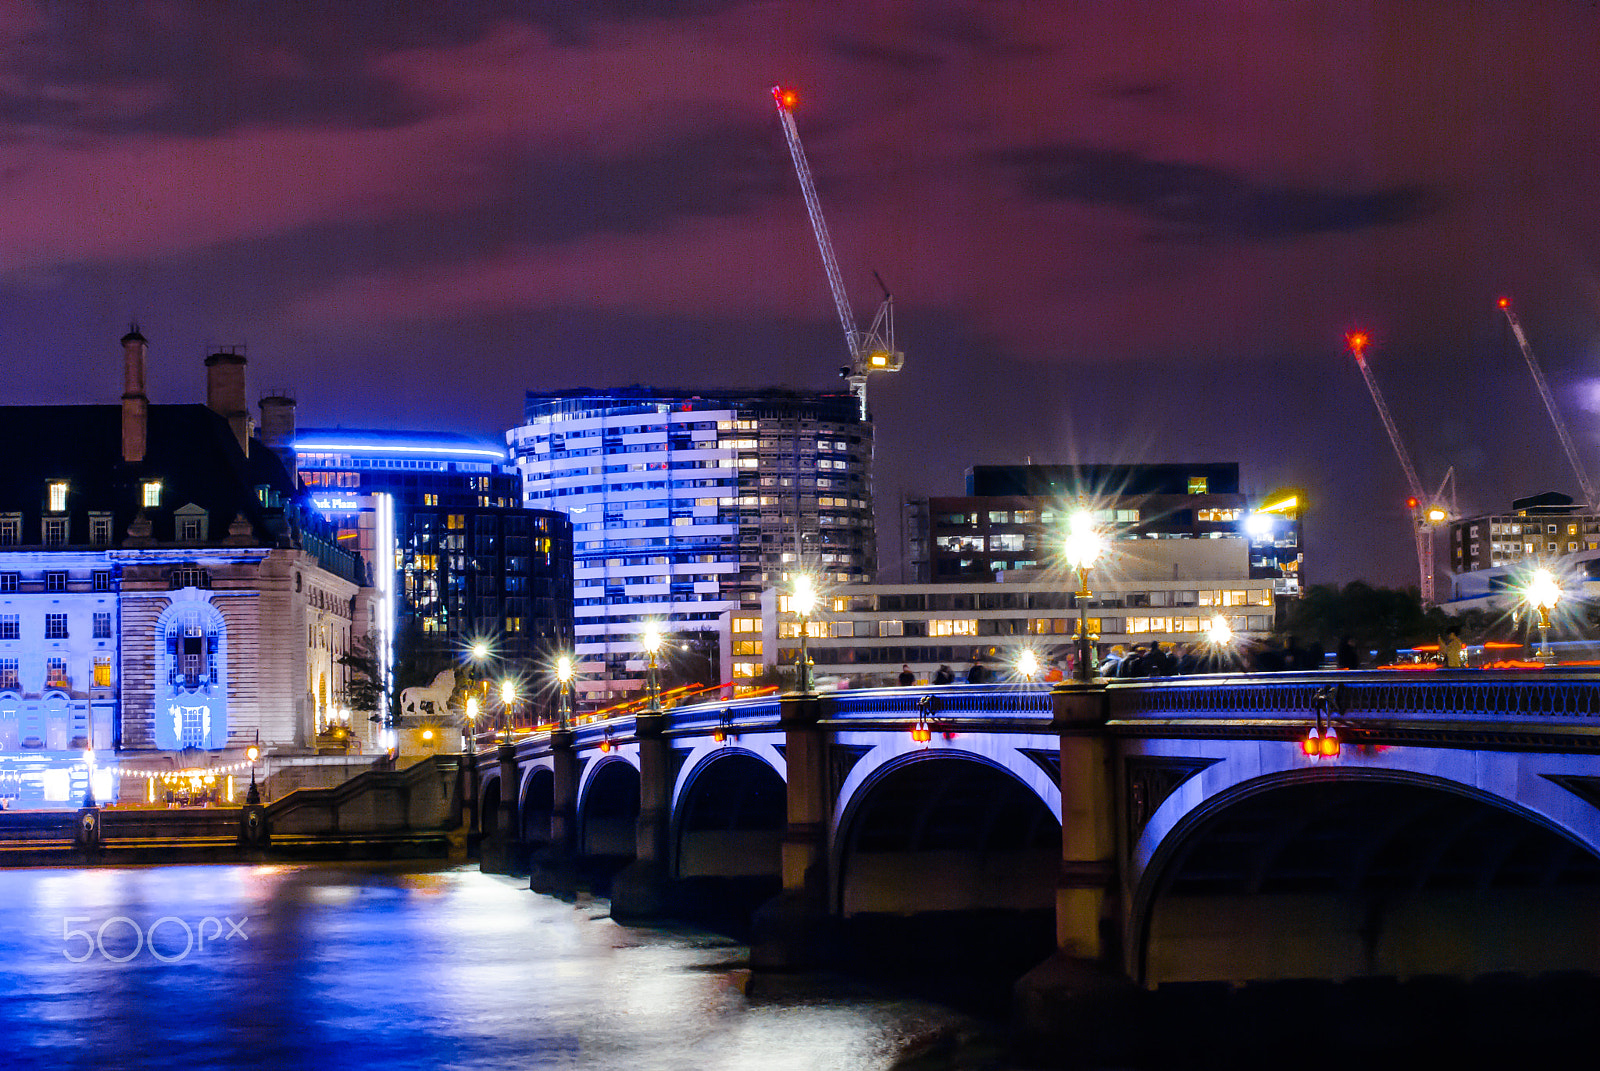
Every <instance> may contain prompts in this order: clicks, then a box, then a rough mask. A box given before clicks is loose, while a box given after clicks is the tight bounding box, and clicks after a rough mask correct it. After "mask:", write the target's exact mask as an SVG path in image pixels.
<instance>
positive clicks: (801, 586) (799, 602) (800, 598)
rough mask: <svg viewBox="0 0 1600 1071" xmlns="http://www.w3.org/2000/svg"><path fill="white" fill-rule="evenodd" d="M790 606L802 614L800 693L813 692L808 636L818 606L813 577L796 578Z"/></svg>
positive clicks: (799, 671) (800, 576)
mask: <svg viewBox="0 0 1600 1071" xmlns="http://www.w3.org/2000/svg"><path fill="white" fill-rule="evenodd" d="M789 605H790V607H791V608H792V609H793V610H794V612H795V613H796V614H798V615H799V616H800V664H799V666H798V673H797V674H796V676H797V677H798V678H799V685H800V693H801V694H802V695H810V694H811V651H810V648H809V646H808V644H807V638H808V637H809V635H810V633H811V611H813V610H815V609H816V608H817V593H816V591H815V590H814V589H813V588H812V587H811V578H810V577H809V576H805V575H803V574H802V575H799V576H796V577H795V578H794V594H793V595H792V596H791V597H790V600H789Z"/></svg>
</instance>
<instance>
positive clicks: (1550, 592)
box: [1523, 569, 1561, 610]
mask: <svg viewBox="0 0 1600 1071" xmlns="http://www.w3.org/2000/svg"><path fill="white" fill-rule="evenodd" d="M1523 595H1524V597H1526V598H1527V600H1528V601H1529V602H1530V603H1532V604H1533V605H1534V606H1539V607H1543V608H1544V609H1546V610H1550V609H1553V608H1554V607H1555V605H1556V603H1557V602H1559V601H1560V600H1561V585H1560V584H1558V583H1556V578H1555V577H1554V576H1553V575H1552V574H1551V572H1550V570H1548V569H1538V570H1535V571H1534V574H1533V579H1532V580H1531V581H1529V582H1528V586H1527V587H1526V588H1524V589H1523Z"/></svg>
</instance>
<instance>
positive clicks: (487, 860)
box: [478, 743, 527, 874]
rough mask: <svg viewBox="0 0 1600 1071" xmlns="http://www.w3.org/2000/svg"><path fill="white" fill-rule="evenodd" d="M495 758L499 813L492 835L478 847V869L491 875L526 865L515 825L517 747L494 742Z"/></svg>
mask: <svg viewBox="0 0 1600 1071" xmlns="http://www.w3.org/2000/svg"><path fill="white" fill-rule="evenodd" d="M495 757H496V758H497V759H499V760H500V813H499V814H498V815H497V816H496V818H497V822H496V826H495V831H494V835H493V836H492V837H485V838H484V839H483V842H482V844H481V846H480V856H479V863H478V868H479V869H480V870H484V871H487V872H488V873H491V874H515V873H517V872H518V871H520V870H522V869H523V868H524V867H525V866H526V865H527V859H526V849H525V848H524V846H523V843H522V830H521V828H520V827H519V826H518V825H517V793H518V791H519V790H520V789H521V787H522V779H521V776H520V774H519V771H518V770H517V746H516V745H515V744H512V743H505V744H500V745H497V746H496V748H495Z"/></svg>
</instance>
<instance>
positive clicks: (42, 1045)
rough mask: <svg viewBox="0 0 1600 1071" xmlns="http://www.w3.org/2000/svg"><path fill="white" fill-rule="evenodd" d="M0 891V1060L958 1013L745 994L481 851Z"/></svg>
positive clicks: (731, 970) (257, 1062) (925, 1026)
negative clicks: (375, 863)
mask: <svg viewBox="0 0 1600 1071" xmlns="http://www.w3.org/2000/svg"><path fill="white" fill-rule="evenodd" d="M0 903H4V904H6V905H8V908H9V910H8V912H7V922H8V925H7V926H5V927H4V928H3V929H0V993H3V994H5V996H6V998H7V999H5V1000H0V1044H3V1045H4V1046H5V1052H4V1056H3V1057H0V1066H6V1067H19V1068H20V1067H29V1066H36V1065H45V1064H48V1065H50V1066H54V1067H74V1066H82V1067H97V1068H107V1067H117V1068H157V1067H159V1068H162V1069H171V1068H174V1067H180V1068H181V1067H208V1068H210V1067H271V1068H296V1067H332V1066H338V1067H342V1068H365V1067H384V1068H412V1067H415V1068H479V1067H496V1068H499V1067H509V1066H518V1067H597V1068H602V1067H603V1068H611V1067H617V1068H623V1067H625V1068H628V1069H630V1071H651V1069H657V1068H659V1069H668V1068H671V1069H678V1068H683V1069H689V1068H695V1069H699V1068H753V1067H761V1068H764V1069H765V1068H773V1069H777V1068H796V1069H801V1068H804V1069H807V1071H810V1069H821V1068H840V1069H844V1068H851V1069H853V1068H872V1067H887V1066H889V1065H891V1064H892V1063H893V1062H894V1060H895V1059H896V1058H897V1057H898V1056H899V1055H900V1054H901V1053H902V1052H904V1051H905V1049H906V1047H907V1045H908V1044H910V1043H911V1042H912V1041H913V1040H914V1039H916V1038H918V1037H919V1036H924V1035H926V1034H928V1033H929V1032H931V1031H935V1030H940V1029H945V1028H949V1027H951V1026H954V1025H957V1024H959V1023H960V1022H961V1020H960V1018H959V1016H957V1015H956V1014H955V1013H952V1012H950V1011H948V1010H946V1009H943V1008H940V1007H937V1006H934V1005H930V1004H924V1003H920V1002H916V1001H909V1000H896V999H889V998H884V997H881V996H876V995H869V994H862V993H850V994H848V995H841V994H842V992H843V991H842V990H840V989H837V988H834V987H829V986H820V987H813V988H812V989H811V990H809V991H803V990H796V991H794V992H790V993H788V994H786V995H785V996H783V997H781V998H769V999H765V1000H751V999H747V998H746V995H745V987H744V983H745V980H746V974H745V972H744V971H743V970H742V969H741V968H740V966H739V962H740V960H741V959H742V958H743V955H744V949H743V948H742V947H740V946H737V945H734V944H731V943H728V942H726V941H724V940H722V939H720V938H716V937H713V936H709V935H705V934H700V933H695V932H690V931H681V932H679V931H670V932H669V931H660V930H634V929H627V928H623V927H619V926H617V925H615V924H614V923H612V922H611V921H610V919H609V918H607V917H606V909H605V905H604V903H603V902H582V901H580V902H579V903H577V904H567V903H562V902H560V901H557V900H554V899H551V898H548V897H543V896H536V895H534V894H532V893H530V892H528V891H527V890H526V889H525V888H524V887H522V886H521V885H520V883H518V882H516V881H513V880H511V879H506V878H498V877H494V876H490V875H483V874H479V873H478V872H477V871H476V870H475V869H447V870H436V871H423V872H416V871H399V870H391V869H385V868H381V867H367V868H360V867H330V866H305V867H290V866H257V867H249V866H216V867H195V866H185V867H162V868H104V869H77V870H74V869H48V870H4V871H0ZM206 919H211V920H214V921H213V922H210V923H208V922H204V921H203V920H206ZM111 920H117V921H111ZM122 920H131V924H130V922H127V921H122ZM157 920H162V921H161V923H160V925H159V926H158V927H156V929H155V932H154V935H153V944H154V948H152V947H151V943H152V942H151V940H150V937H151V925H152V924H153V923H156V922H157ZM134 925H137V926H138V927H139V929H140V933H139V935H138V937H137V938H136V937H135V934H134ZM213 929H214V930H215V931H216V933H215V934H213ZM73 931H78V932H73ZM187 931H195V932H198V933H200V934H201V935H202V936H203V937H204V940H203V941H200V942H197V943H191V944H189V945H188V946H187V947H186V941H185V934H186V932H187ZM136 940H137V941H138V942H139V945H136ZM141 945H142V947H140V946H141ZM86 952H87V955H86V954H85V953H86ZM68 955H70V956H71V957H73V958H75V959H76V958H80V957H81V958H82V962H69V960H68V958H67V957H68ZM123 957H127V962H125V963H115V962H111V961H110V960H111V959H112V958H117V959H120V958H123ZM163 960H166V961H167V962H163Z"/></svg>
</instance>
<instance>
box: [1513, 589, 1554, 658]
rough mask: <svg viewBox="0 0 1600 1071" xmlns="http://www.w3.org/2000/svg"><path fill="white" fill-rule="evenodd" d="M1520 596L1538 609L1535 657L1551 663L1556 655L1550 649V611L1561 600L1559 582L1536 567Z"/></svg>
mask: <svg viewBox="0 0 1600 1071" xmlns="http://www.w3.org/2000/svg"><path fill="white" fill-rule="evenodd" d="M1522 597H1523V599H1524V600H1526V602H1527V603H1528V605H1530V606H1532V607H1533V608H1534V609H1536V610H1538V611H1539V650H1538V651H1537V652H1536V654H1535V657H1537V658H1538V659H1539V661H1541V662H1543V663H1544V664H1545V665H1547V666H1548V665H1551V664H1553V663H1554V662H1555V660H1556V656H1555V654H1554V653H1553V652H1552V651H1551V650H1550V611H1551V610H1553V609H1555V606H1556V603H1557V602H1560V601H1561V584H1560V582H1559V581H1557V580H1556V578H1555V576H1553V575H1552V574H1551V572H1550V570H1548V569H1538V570H1535V571H1534V574H1533V579H1532V580H1530V581H1529V582H1528V586H1527V587H1525V588H1523V589H1522Z"/></svg>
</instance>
